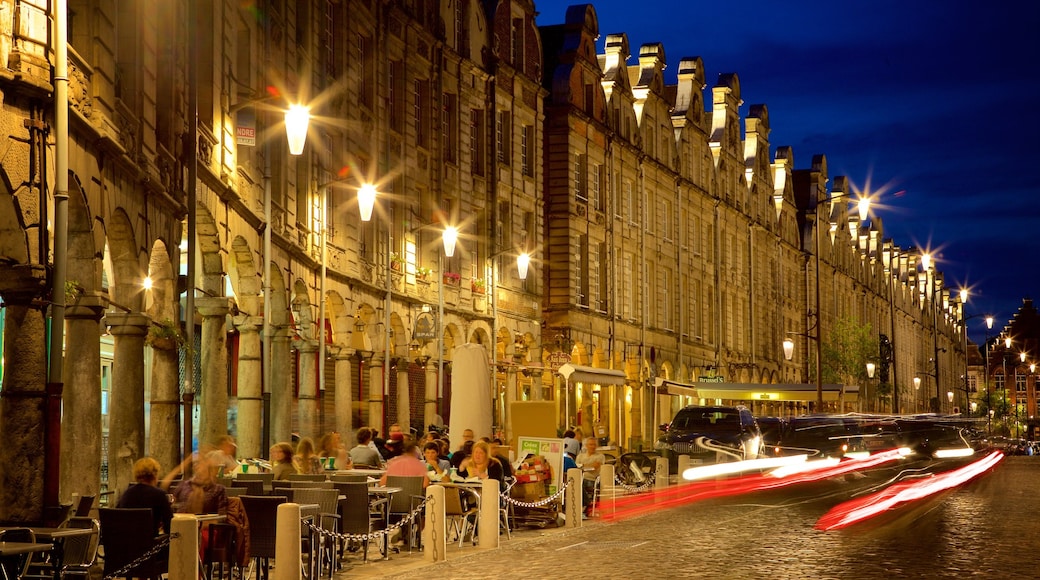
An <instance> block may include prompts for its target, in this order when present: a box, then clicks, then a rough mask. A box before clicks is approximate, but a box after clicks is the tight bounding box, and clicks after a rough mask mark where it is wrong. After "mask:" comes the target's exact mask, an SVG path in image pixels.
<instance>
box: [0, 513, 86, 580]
mask: <svg viewBox="0 0 1040 580" xmlns="http://www.w3.org/2000/svg"><path fill="white" fill-rule="evenodd" d="M23 527H28V528H29V529H30V530H32V533H33V535H35V536H36V540H37V541H39V542H44V543H43V545H44V546H46V547H47V548H46V550H50V552H51V565H52V567H53V569H54V580H60V578H61V567H62V562H64V560H65V539H66V538H71V537H75V536H86V535H90V534H92V533H94V530H92V529H90V528H44V527H35V526H23ZM6 529H11V528H9V527H0V530H6ZM6 543H8V544H18V543H21V542H6ZM46 550H31V551H34V552H43V551H46ZM2 555H4V556H6V555H7V554H2Z"/></svg>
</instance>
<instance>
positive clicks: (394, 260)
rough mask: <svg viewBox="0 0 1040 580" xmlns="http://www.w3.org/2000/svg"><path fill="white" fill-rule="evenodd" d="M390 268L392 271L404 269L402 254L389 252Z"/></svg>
mask: <svg viewBox="0 0 1040 580" xmlns="http://www.w3.org/2000/svg"><path fill="white" fill-rule="evenodd" d="M390 269H391V270H393V271H394V272H400V271H401V270H404V256H402V255H401V254H398V253H397V252H390Z"/></svg>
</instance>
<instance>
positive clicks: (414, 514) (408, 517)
mask: <svg viewBox="0 0 1040 580" xmlns="http://www.w3.org/2000/svg"><path fill="white" fill-rule="evenodd" d="M426 504H431V505H432V504H433V500H431V499H430V498H428V497H424V498H423V500H422V501H421V502H419V505H417V506H416V507H415V509H414V510H412V511H411V512H409V513H407V514H405V516H404V517H403V518H401V519H400V520H399V521H397V522H395V523H394V524H393V525H389V526H387V527H385V528H383V529H382V530H377V531H375V532H370V533H367V534H342V533H339V532H334V531H332V530H326V529H324V528H322V527H320V526H317V525H315V524H314V522H313V521H311V518H309V517H307V518H300V521H301V522H302V523H303V525H305V526H307V528H308V529H309V530H310V531H311V532H312V533H315V534H318V535H319V536H324V537H327V538H335V539H337V540H346V541H353V542H367V541H370V540H375V539H378V538H380V537H382V536H388V537H389V536H391V535H393V533H394V532H396V531H397V530H399V529H401V528H403V527H404V526H405V525H407V524H410V523H412V521H414V520H415V519H416V518H418V517H420V516H421V515H422V512H423V510H424V509H425V508H426ZM106 580H107V579H106Z"/></svg>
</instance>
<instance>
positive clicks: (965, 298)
mask: <svg viewBox="0 0 1040 580" xmlns="http://www.w3.org/2000/svg"><path fill="white" fill-rule="evenodd" d="M967 301H968V289H967V288H961V302H967Z"/></svg>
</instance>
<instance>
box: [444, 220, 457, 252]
mask: <svg viewBox="0 0 1040 580" xmlns="http://www.w3.org/2000/svg"><path fill="white" fill-rule="evenodd" d="M441 238H442V239H443V240H444V255H445V256H447V257H449V258H450V257H452V256H454V255H455V242H457V241H458V240H459V230H458V228H456V227H455V226H448V227H446V228H444V233H443V234H441Z"/></svg>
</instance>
